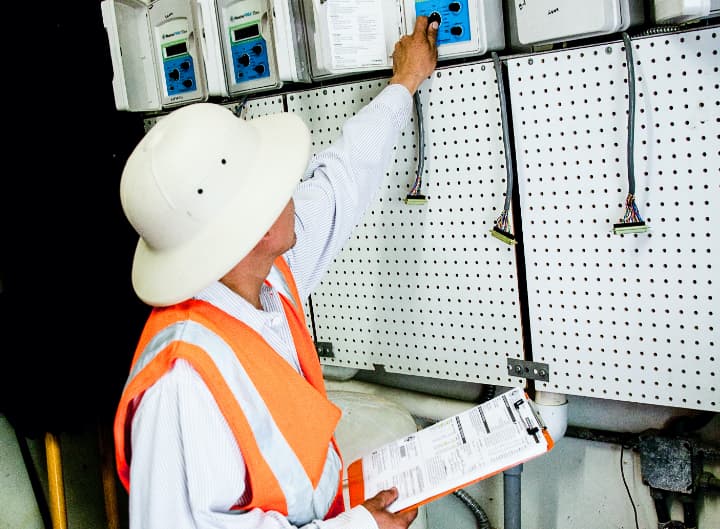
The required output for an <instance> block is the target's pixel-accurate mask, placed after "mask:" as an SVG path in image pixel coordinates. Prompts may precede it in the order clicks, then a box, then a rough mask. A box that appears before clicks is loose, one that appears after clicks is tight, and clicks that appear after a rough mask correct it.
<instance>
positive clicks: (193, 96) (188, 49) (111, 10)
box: [101, 0, 208, 111]
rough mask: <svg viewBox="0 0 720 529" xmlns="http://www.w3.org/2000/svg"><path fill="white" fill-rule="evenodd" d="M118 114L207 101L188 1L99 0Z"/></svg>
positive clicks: (194, 9)
mask: <svg viewBox="0 0 720 529" xmlns="http://www.w3.org/2000/svg"><path fill="white" fill-rule="evenodd" d="M101 9H102V14H103V24H104V25H105V28H106V30H107V33H108V40H109V42H110V55H111V58H112V63H113V90H114V93H115V106H116V108H118V110H129V111H151V110H161V109H163V108H172V107H176V106H180V105H184V104H187V103H192V102H197V101H204V100H206V99H207V96H208V91H207V83H206V80H205V65H204V61H203V54H202V49H201V44H200V39H198V35H201V34H202V30H201V28H200V24H199V20H200V14H199V8H198V4H197V3H196V2H195V1H193V0H147V1H140V0H103V2H101Z"/></svg>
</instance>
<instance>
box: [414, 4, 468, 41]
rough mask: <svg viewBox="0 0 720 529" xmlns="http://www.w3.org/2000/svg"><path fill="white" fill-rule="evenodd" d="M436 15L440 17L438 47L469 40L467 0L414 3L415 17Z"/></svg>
mask: <svg viewBox="0 0 720 529" xmlns="http://www.w3.org/2000/svg"><path fill="white" fill-rule="evenodd" d="M432 13H438V14H439V15H440V17H441V22H440V28H439V29H438V38H437V44H438V46H442V45H443V44H454V43H456V42H464V41H468V40H470V37H471V35H470V14H469V13H468V0H454V1H451V2H448V1H447V0H444V1H443V0H423V1H420V2H415V15H416V16H426V17H427V16H430V14H432Z"/></svg>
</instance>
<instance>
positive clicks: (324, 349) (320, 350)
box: [315, 342, 335, 358]
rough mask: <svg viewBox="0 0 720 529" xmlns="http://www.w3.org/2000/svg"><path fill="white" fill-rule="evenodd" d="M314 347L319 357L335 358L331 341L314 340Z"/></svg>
mask: <svg viewBox="0 0 720 529" xmlns="http://www.w3.org/2000/svg"><path fill="white" fill-rule="evenodd" d="M315 349H317V354H318V356H319V357H320V358H335V353H333V346H332V342H315Z"/></svg>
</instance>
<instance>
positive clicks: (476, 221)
mask: <svg viewBox="0 0 720 529" xmlns="http://www.w3.org/2000/svg"><path fill="white" fill-rule="evenodd" d="M387 81H388V80H387V79H379V80H372V81H366V82H359V83H357V82H356V83H349V84H340V85H336V86H330V87H325V88H321V89H314V90H308V91H303V92H295V93H292V94H288V96H287V104H288V109H289V110H290V111H292V112H296V113H298V114H300V115H301V116H303V118H304V119H305V120H306V122H307V123H308V125H309V126H310V128H311V131H312V138H313V142H314V149H315V150H320V149H322V148H323V147H325V146H327V145H329V144H330V142H331V141H332V140H333V139H335V138H336V137H337V135H338V134H339V131H340V127H341V126H342V124H343V123H344V121H345V120H346V119H347V118H348V117H350V116H352V115H353V114H355V113H356V112H357V111H358V110H359V109H360V108H361V107H362V106H364V105H365V104H367V103H368V102H369V101H370V100H371V99H372V98H373V97H375V96H376V95H377V94H378V93H379V92H380V91H381V90H382V88H383V87H385V86H386V84H387ZM420 96H421V101H422V107H423V111H424V116H425V117H424V122H423V123H424V129H425V133H426V138H425V142H426V143H425V158H426V160H425V164H424V170H425V171H424V176H423V182H424V183H423V189H422V190H423V193H424V194H426V195H427V196H428V197H429V200H428V202H427V203H426V204H425V205H406V204H405V203H404V199H405V196H406V195H407V193H408V192H409V191H410V188H411V187H412V184H413V183H414V180H415V172H416V168H417V164H418V162H417V153H418V141H419V138H418V136H417V130H416V129H417V123H416V119H415V118H413V123H412V124H411V125H409V126H408V128H407V129H406V130H405V132H404V134H403V136H402V138H401V140H400V142H399V143H398V145H397V146H396V158H395V161H394V162H393V164H392V166H391V167H390V168H389V170H388V172H387V175H386V181H385V184H384V186H383V188H382V190H381V192H380V195H379V198H378V199H377V201H376V202H375V203H374V204H373V205H372V207H371V211H369V213H368V214H367V216H366V217H365V219H364V221H363V223H362V225H360V226H358V228H357V229H356V231H355V233H354V236H353V238H352V239H351V240H350V241H349V242H348V243H347V244H346V246H345V248H344V250H343V252H342V253H341V255H340V256H339V257H338V258H337V259H336V261H335V263H334V265H333V267H332V268H331V270H330V271H329V273H328V274H327V275H326V277H325V279H324V280H323V282H322V284H321V285H320V288H319V289H318V291H317V292H316V293H314V294H313V295H312V305H313V310H314V320H315V324H316V333H317V339H318V340H319V341H327V342H332V344H333V347H334V354H335V358H334V359H328V358H324V359H323V362H324V363H326V364H329V365H339V366H345V367H357V368H362V369H372V368H373V366H374V365H375V364H380V365H382V366H383V367H384V369H385V370H386V371H388V372H396V373H405V374H414V375H421V376H430V377H435V378H443V379H447V380H466V381H475V382H490V383H495V384H501V385H506V386H513V385H518V384H521V383H523V380H522V379H518V378H512V379H511V378H509V377H508V376H507V367H506V358H507V357H514V358H518V357H519V358H521V357H522V356H523V353H522V339H521V335H522V332H521V324H520V310H519V301H518V299H519V296H518V287H517V277H516V262H515V261H516V260H515V250H514V248H513V247H510V246H508V245H506V244H504V243H502V242H500V241H498V240H497V239H495V238H493V237H491V236H490V235H489V233H488V230H489V229H490V228H492V226H493V222H494V220H495V218H496V217H497V215H498V214H499V212H500V211H501V210H502V206H503V202H504V192H505V185H506V173H505V160H504V151H503V141H502V127H501V121H500V119H501V118H500V110H499V108H500V107H499V98H498V94H497V84H496V81H495V74H494V70H493V66H492V63H477V64H470V65H463V66H462V67H453V68H440V69H438V70H437V71H436V72H435V74H434V76H433V78H432V79H430V80H428V81H427V82H426V84H424V85H423V88H422V89H421V91H420ZM306 311H307V312H308V316H309V310H307V307H306Z"/></svg>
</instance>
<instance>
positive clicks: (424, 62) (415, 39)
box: [390, 16, 438, 94]
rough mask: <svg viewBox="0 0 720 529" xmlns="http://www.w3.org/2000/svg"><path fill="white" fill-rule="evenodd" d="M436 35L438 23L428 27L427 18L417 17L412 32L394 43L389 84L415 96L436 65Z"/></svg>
mask: <svg viewBox="0 0 720 529" xmlns="http://www.w3.org/2000/svg"><path fill="white" fill-rule="evenodd" d="M437 34H438V22H432V23H431V24H430V25H428V17H426V16H418V17H417V19H416V20H415V29H414V31H413V32H412V33H411V34H410V35H405V36H403V37H401V38H400V40H399V41H397V42H396V43H395V50H394V51H393V76H392V78H391V79H390V84H393V83H399V84H402V85H405V87H406V88H407V89H408V90H410V94H415V91H416V90H417V89H418V87H419V86H420V84H421V83H422V82H423V81H424V80H425V79H427V78H428V76H429V75H430V74H431V73H432V72H433V70H434V69H435V66H436V65H437V59H438V51H437V44H436V43H437Z"/></svg>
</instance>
